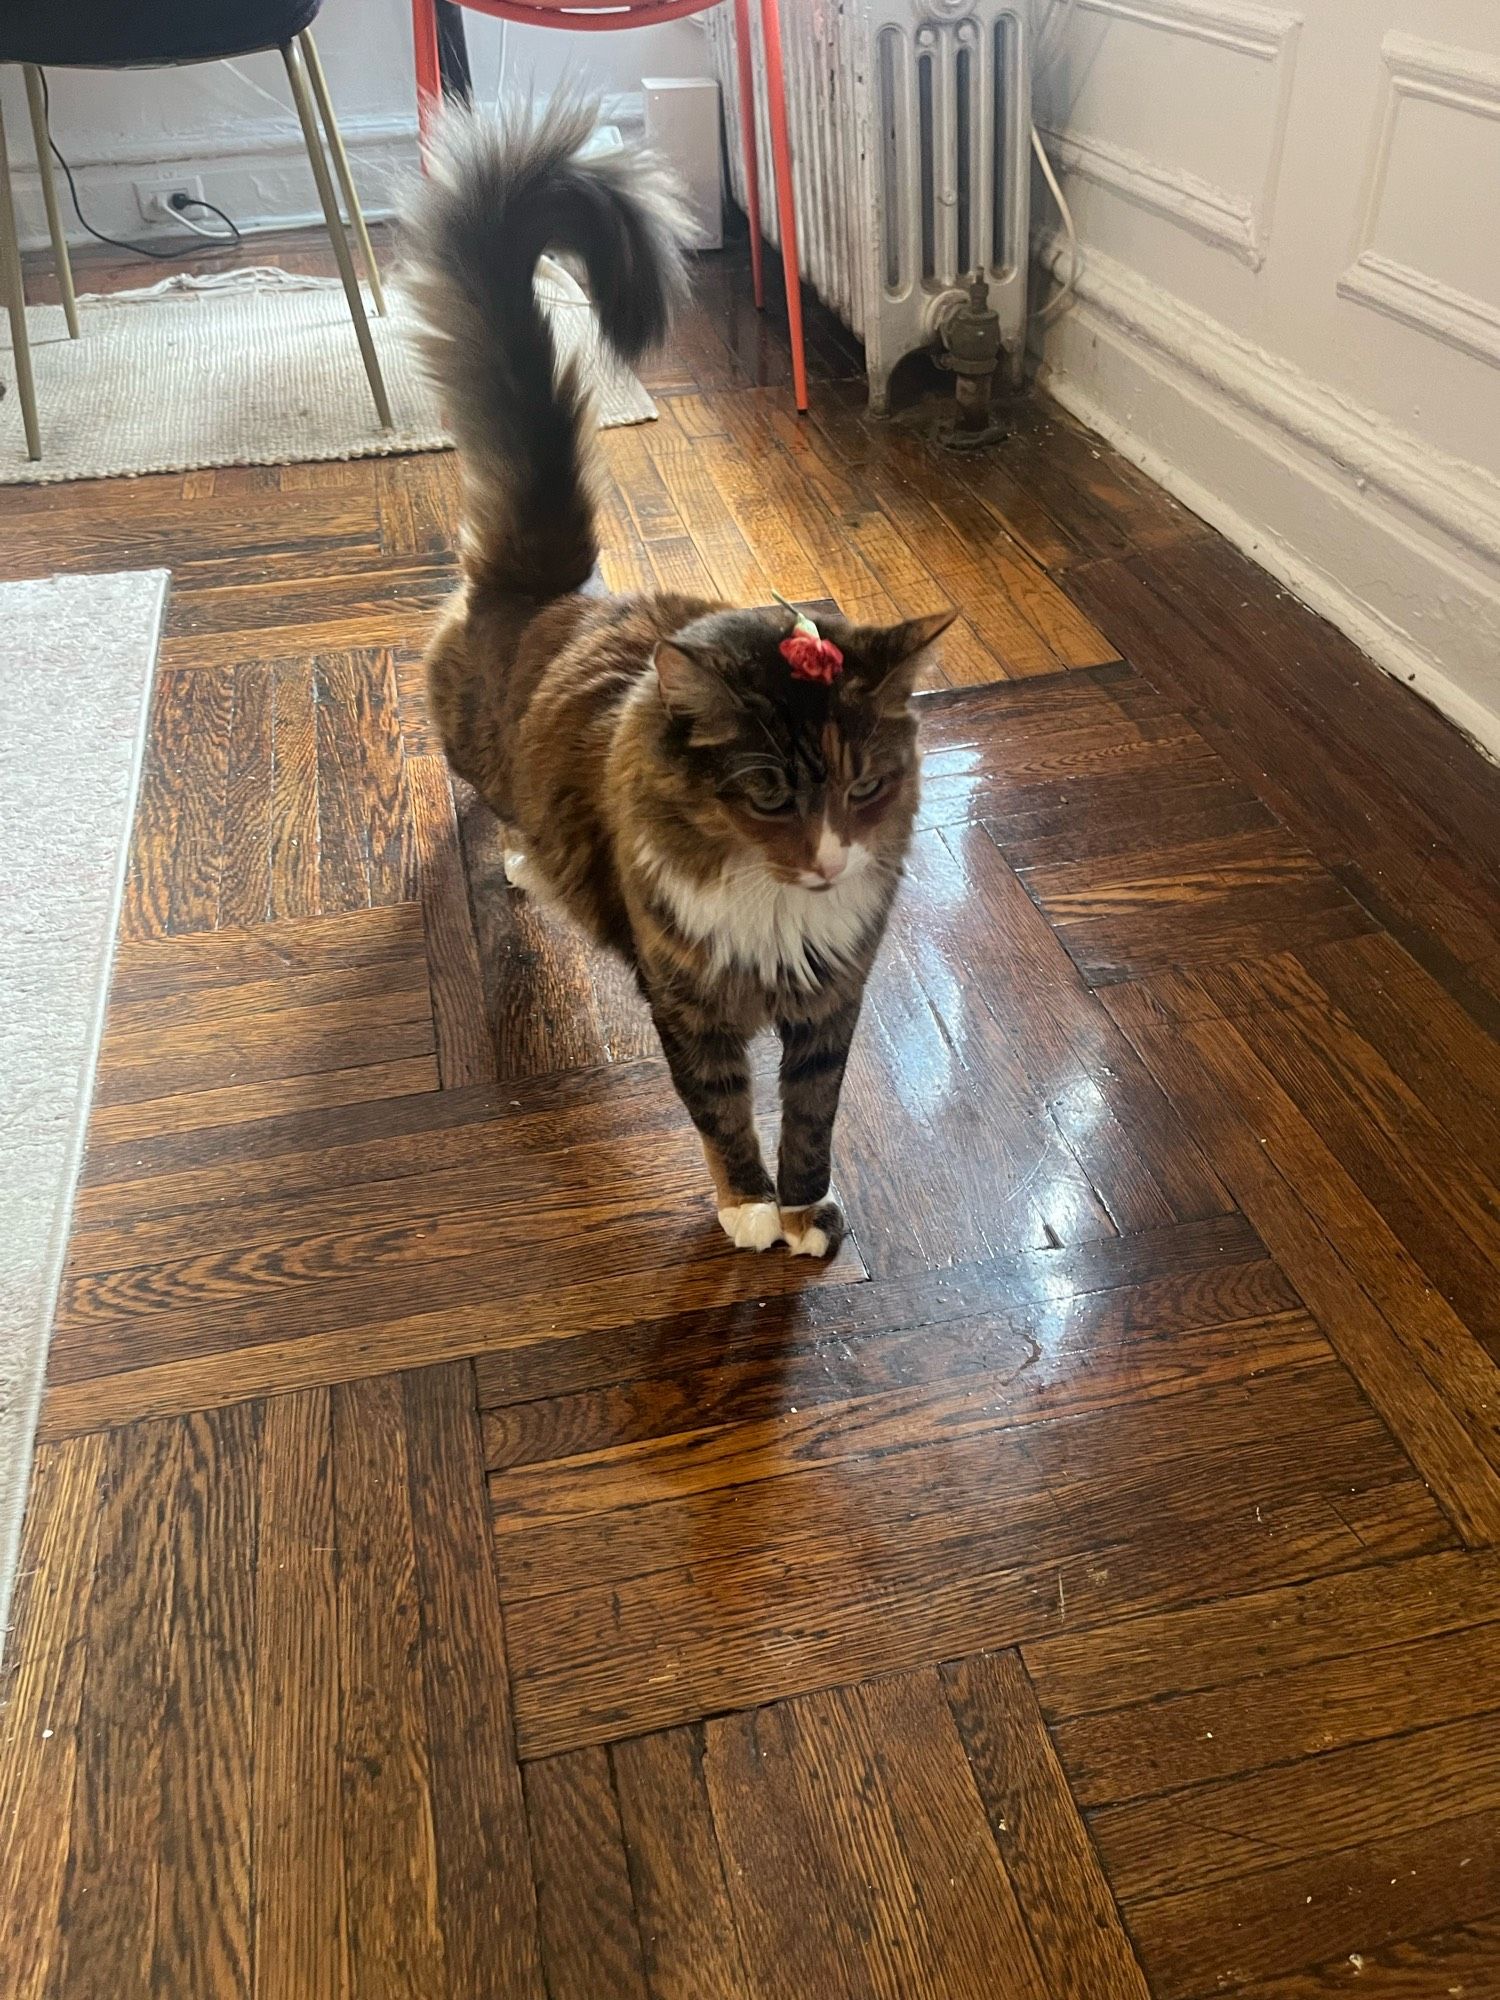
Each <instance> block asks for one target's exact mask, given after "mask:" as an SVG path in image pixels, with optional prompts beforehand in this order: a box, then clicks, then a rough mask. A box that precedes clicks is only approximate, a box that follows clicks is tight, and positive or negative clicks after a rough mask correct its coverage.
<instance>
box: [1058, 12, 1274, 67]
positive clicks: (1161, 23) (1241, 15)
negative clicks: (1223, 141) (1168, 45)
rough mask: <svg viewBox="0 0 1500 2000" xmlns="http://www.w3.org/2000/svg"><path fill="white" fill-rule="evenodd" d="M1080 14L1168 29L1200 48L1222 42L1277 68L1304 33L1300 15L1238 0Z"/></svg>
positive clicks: (1223, 46)
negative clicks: (1297, 33) (1296, 35)
mask: <svg viewBox="0 0 1500 2000" xmlns="http://www.w3.org/2000/svg"><path fill="white" fill-rule="evenodd" d="M1077 5H1078V9H1079V12H1080V13H1082V12H1088V13H1090V14H1109V15H1112V16H1113V17H1114V18H1115V19H1116V20H1120V21H1137V22H1139V23H1140V25H1141V26H1142V27H1146V28H1163V29H1165V30H1167V32H1169V33H1175V34H1180V35H1188V36H1190V37H1191V38H1192V40H1194V41H1198V42H1217V43H1218V44H1219V45H1220V46H1221V47H1222V48H1226V49H1236V50H1238V51H1239V53H1240V54H1241V55H1247V56H1259V57H1260V58H1261V59H1262V60H1263V61H1267V62H1274V61H1275V60H1276V58H1277V57H1278V56H1279V55H1280V53H1281V51H1282V48H1283V46H1284V45H1285V43H1286V41H1287V38H1288V36H1289V35H1291V33H1292V32H1293V30H1295V29H1297V28H1300V27H1301V25H1302V17H1301V15H1300V14H1291V13H1286V12H1284V11H1283V10H1282V9H1280V8H1278V7H1255V6H1243V5H1240V4H1238V0H1077Z"/></svg>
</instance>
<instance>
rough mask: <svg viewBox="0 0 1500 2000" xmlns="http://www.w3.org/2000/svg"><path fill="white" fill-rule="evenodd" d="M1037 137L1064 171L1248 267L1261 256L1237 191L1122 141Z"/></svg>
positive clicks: (1046, 132) (1249, 211) (1052, 134)
mask: <svg viewBox="0 0 1500 2000" xmlns="http://www.w3.org/2000/svg"><path fill="white" fill-rule="evenodd" d="M1042 137H1043V138H1044V139H1045V140H1046V142H1047V144H1048V146H1049V147H1050V148H1051V151H1052V155H1053V158H1054V159H1055V160H1056V161H1057V162H1058V164H1059V165H1060V166H1062V167H1063V168H1064V169H1065V170H1066V171H1067V172H1068V173H1073V174H1082V176H1083V178H1084V179H1085V180H1088V181H1093V182H1094V183H1095V185H1096V186H1098V187H1104V188H1108V189H1109V190H1110V192H1111V193H1113V194H1118V195H1123V196H1124V198H1125V199H1126V200H1127V201H1133V202H1135V203H1136V204H1137V205H1138V206H1139V207H1141V208H1149V209H1152V210H1153V211H1154V212H1155V213H1156V214H1157V215H1163V216H1165V217H1166V219H1167V221H1168V222H1175V223H1178V224H1179V225H1180V226H1181V227H1182V228H1184V229H1190V230H1191V231H1192V232H1193V234H1194V235H1195V236H1201V237H1202V238H1203V239H1204V240H1205V242H1208V243H1217V244H1219V245H1221V246H1222V247H1223V248H1224V249H1226V250H1232V251H1233V252H1234V254H1235V256H1236V257H1239V258H1242V259H1243V261H1244V262H1245V263H1247V264H1248V265H1249V266H1250V267H1251V269H1252V270H1258V269H1259V268H1260V266H1261V264H1263V263H1264V261H1265V251H1264V249H1263V247H1262V246H1261V243H1260V241H1259V240H1258V237H1257V235H1256V227H1255V210H1254V208H1253V206H1252V204H1251V203H1250V202H1249V201H1247V200H1246V199H1245V198H1244V197H1243V196H1242V195H1237V194H1232V193H1231V192H1230V190H1229V189H1228V188H1221V187H1215V186H1214V184H1213V182H1212V181H1204V180H1200V179H1199V178H1198V176H1197V175H1196V174H1190V173H1188V172H1187V171H1186V169H1184V168H1182V167H1172V166H1168V165H1167V164H1166V163H1165V162H1164V161H1160V160H1148V159H1147V158H1146V156H1145V154H1144V153H1136V152H1133V151H1131V149H1130V148H1129V147H1126V146H1115V145H1112V144H1111V143H1110V142H1109V141H1108V140H1106V139H1096V138H1094V137H1092V136H1091V135H1085V134H1083V133H1076V132H1059V131H1054V130H1052V129H1051V128H1050V127H1048V128H1044V129H1043V132H1042Z"/></svg>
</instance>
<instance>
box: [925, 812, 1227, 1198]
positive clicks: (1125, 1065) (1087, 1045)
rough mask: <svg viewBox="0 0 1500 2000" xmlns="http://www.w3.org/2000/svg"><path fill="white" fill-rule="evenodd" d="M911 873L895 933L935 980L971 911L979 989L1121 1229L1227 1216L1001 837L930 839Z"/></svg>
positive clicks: (963, 834) (975, 833) (964, 834)
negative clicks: (999, 845) (957, 924)
mask: <svg viewBox="0 0 1500 2000" xmlns="http://www.w3.org/2000/svg"><path fill="white" fill-rule="evenodd" d="M908 876H909V883H910V886H909V888H908V890H907V893H906V895H905V897H904V899H903V902H902V903H901V905H899V906H898V911H897V917H896V931H897V935H898V936H899V937H901V938H902V939H903V940H904V941H906V942H908V944H909V946H910V948H911V949H912V950H913V951H914V952H915V953H916V954H918V956H919V962H920V963H922V964H924V965H926V966H928V967H930V968H931V972H930V973H929V977H930V978H935V977H937V976H938V974H937V968H938V965H939V963H940V961H941V960H942V958H943V957H944V956H945V955H946V954H947V953H949V952H950V951H951V944H950V939H951V935H952V928H953V924H954V921H955V915H956V912H957V911H958V910H959V909H960V908H962V909H963V910H965V911H966V912H968V913H969V916H970V923H971V929H970V933H969V938H968V942H967V944H966V957H967V961H968V968H967V969H968V970H969V972H970V974H971V975H972V983H973V985H974V987H975V988H976V989H977V990H978V992H979V994H980V995H981V996H982V998H983V1002H984V1005H985V1006H986V1008H987V1010H988V1011H989V1013H990V1014H991V1016H992V1017H993V1018H994V1020H995V1021H996V1023H997V1025H1002V1024H1003V1031H1004V1032H1006V1033H1007V1035H1008V1038H1009V1039H1010V1040H1011V1043H1012V1046H1013V1047H1014V1049H1015V1051H1016V1054H1017V1057H1018V1059H1019V1060H1020V1061H1021V1063H1022V1064H1023V1065H1024V1067H1025V1069H1026V1072H1027V1074H1028V1075H1029V1077H1030V1078H1031V1081H1032V1084H1033V1086H1034V1087H1035V1089H1036V1090H1037V1092H1038V1093H1039V1095H1040V1097H1041V1099H1042V1101H1043V1103H1044V1104H1045V1105H1046V1107H1047V1110H1048V1113H1049V1114H1050V1117H1051V1119H1052V1122H1053V1123H1054V1124H1055V1126H1056V1127H1057V1129H1058V1131H1059V1133H1060V1135H1061V1137H1062V1140H1063V1142H1064V1144H1066V1145H1067V1146H1068V1148H1069V1150H1070V1151H1071V1152H1072V1153H1073V1155H1074V1157H1075V1158H1076V1159H1077V1160H1078V1162H1079V1165H1080V1167H1081V1168H1082V1169H1083V1171H1084V1172H1085V1173H1086V1174H1087V1176H1088V1178H1089V1181H1090V1183H1091V1184H1092V1186H1093V1187H1094V1189H1095V1191H1096V1192H1097V1194H1098V1196H1099V1199H1100V1201H1101V1203H1102V1204H1103V1206H1104V1208H1105V1210H1106V1211H1107V1213H1108V1214H1109V1215H1110V1217H1111V1218H1112V1220H1113V1222H1114V1224H1115V1226H1116V1227H1117V1228H1119V1229H1121V1230H1125V1231H1131V1232H1133V1231H1137V1230H1140V1229H1145V1228H1151V1227H1153V1226H1157V1225H1160V1224H1162V1223H1165V1222H1170V1221H1173V1220H1178V1221H1187V1220H1191V1219H1193V1218H1194V1217H1197V1216H1206V1215H1213V1214H1222V1213H1224V1212H1225V1211H1226V1210H1228V1209H1229V1208H1230V1207H1231V1206H1232V1203H1231V1201H1230V1198H1229V1196H1228V1194H1227V1193H1226V1192H1225V1190H1224V1189H1223V1187H1222V1186H1221V1185H1220V1183H1219V1181H1218V1180H1217V1178H1216V1177H1215V1175H1214V1174H1213V1173H1212V1172H1211V1171H1210V1169H1209V1168H1208V1166H1207V1164H1206V1163H1205V1162H1204V1160H1203V1158H1202V1155H1201V1154H1200V1152H1199V1151H1198V1149H1197V1147H1196V1146H1195V1145H1194V1143H1193V1141H1192V1140H1191V1138H1190V1137H1189V1136H1188V1134H1187V1132H1186V1131H1185V1130H1184V1128H1183V1126H1182V1124H1181V1122H1180V1121H1179V1120H1178V1118H1177V1117H1176V1115H1175V1114H1174V1113H1173V1111H1172V1110H1171V1109H1170V1107H1169V1106H1168V1104H1167V1102H1166V1100H1165V1098H1164V1097H1163V1096H1162V1094H1161V1092H1160V1090H1159V1089H1158V1087H1157V1086H1156V1084H1155V1083H1154V1081H1153V1080H1152V1078H1151V1077H1150V1075H1149V1074H1148V1073H1147V1071H1146V1068H1145V1066H1144V1064H1143V1063H1142V1062H1141V1061H1140V1058H1139V1057H1138V1056H1137V1055H1136V1054H1135V1051H1134V1050H1133V1049H1132V1048H1131V1047H1130V1044H1129V1042H1128V1041H1127V1040H1126V1038H1125V1036H1124V1035H1123V1034H1121V1033H1120V1032H1119V1030H1118V1029H1117V1028H1116V1027H1115V1024H1114V1023H1113V1021H1112V1020H1111V1019H1110V1017H1109V1014H1108V1012H1107V1011H1106V1009H1105V1008H1104V1007H1103V1006H1102V1005H1101V1003H1100V1002H1099V1000H1098V999H1097V998H1096V997H1095V996H1094V995H1093V994H1091V993H1090V992H1089V991H1088V989H1087V988H1086V987H1085V985H1084V983H1083V981H1082V979H1081V978H1080V977H1079V974H1078V972H1077V969H1076V968H1075V967H1074V965H1073V964H1072V963H1071V962H1070V960H1069V959H1068V957H1067V955H1066V953H1065V952H1064V951H1063V950H1062V948H1061V947H1060V945H1059V943H1058V941H1057V939H1056V938H1055V936H1054V935H1053V933H1052V932H1051V931H1050V930H1049V928H1048V926H1047V924H1046V922H1045V920H1044V919H1043V917H1042V916H1041V914H1040V912H1039V911H1038V910H1037V908H1036V906H1035V904H1034V903H1033V902H1032V901H1031V899H1030V897H1029V896H1028V895H1027V894H1026V892H1025V890H1024V889H1023V888H1022V886H1021V883H1020V882H1019V881H1018V880H1017V878H1016V876H1015V875H1014V874H1013V873H1012V872H1011V870H1010V869H1009V868H1008V867H1007V866H1006V864H1005V862H1004V860H1003V859H1002V858H1001V855H1000V853H998V852H997V851H996V846H995V842H994V841H993V840H992V839H990V838H988V837H986V835H985V834H984V833H983V832H981V831H980V830H978V829H976V828H952V829H950V830H949V831H948V832H946V833H944V834H924V835H922V836H919V838H918V840H917V842H916V844H915V847H914V850H913V855H912V859H911V862H910V864H909V870H908Z"/></svg>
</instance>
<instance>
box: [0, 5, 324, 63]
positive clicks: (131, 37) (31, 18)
mask: <svg viewBox="0 0 1500 2000" xmlns="http://www.w3.org/2000/svg"><path fill="white" fill-rule="evenodd" d="M321 5H322V0H0V62H21V63H41V64H42V65H43V66H44V67H47V68H55V69H68V68H73V69H134V68H137V67H139V68H163V67H166V66H169V65H171V64H174V63H193V62H217V61H219V60H220V59H221V58H222V57H224V56H244V55H250V54H253V53H254V52H255V51H256V50H257V49H277V48H282V47H284V46H285V45H286V43H288V42H289V41H291V39H292V37H293V36H294V35H300V34H301V33H302V31H303V29H304V28H309V27H311V26H312V23H313V21H314V20H315V19H316V17H317V13H318V9H319V7H320V6H321Z"/></svg>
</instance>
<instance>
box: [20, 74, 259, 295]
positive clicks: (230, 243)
mask: <svg viewBox="0 0 1500 2000" xmlns="http://www.w3.org/2000/svg"><path fill="white" fill-rule="evenodd" d="M41 78H42V115H43V116H44V118H45V119H46V121H47V144H48V145H49V146H50V147H51V149H52V157H53V159H55V160H56V162H57V164H58V165H59V166H60V167H61V168H62V170H63V177H64V179H65V180H66V181H67V183H68V193H69V195H70V196H71V197H72V201H73V213H74V214H75V215H76V216H77V217H78V220H79V222H80V223H81V224H82V226H83V227H84V228H85V229H86V230H87V231H88V233H89V235H90V236H92V237H93V238H94V239H95V241H96V242H99V243H107V244H108V245H109V247H110V249H111V250H129V251H131V252H132V253H133V254H134V255H135V256H137V257H154V258H155V259H156V260H157V262H158V263H162V264H174V263H176V262H177V260H178V259H179V258H180V257H181V256H182V254H183V252H184V250H188V251H191V249H192V247H193V246H192V244H191V243H179V244H176V245H174V246H173V248H172V249H170V250H153V249H152V247H151V245H150V244H149V243H124V242H122V241H121V240H120V238H119V237H118V236H106V235H105V233H104V231H103V230H102V229H96V228H95V227H94V225H93V223H92V222H90V221H89V219H88V217H87V216H86V215H85V214H84V212H83V203H82V202H81V201H80V200H79V199H78V184H77V182H76V181H75V180H74V179H73V169H72V168H71V167H70V166H69V164H68V162H67V161H66V160H65V159H64V158H63V155H62V150H61V148H60V147H59V146H58V143H57V141H56V140H55V139H54V138H53V136H52V93H51V91H50V90H49V89H48V87H47V72H46V71H45V70H43V71H42V72H41ZM176 206H178V207H179V208H206V209H208V210H210V211H211V212H212V213H213V214H214V215H217V216H218V218H219V220H220V221H221V222H226V223H228V224H229V227H230V229H231V230H232V231H233V232H234V233H233V235H231V236H198V241H199V242H200V243H207V244H210V245H213V244H223V245H225V246H226V247H228V248H229V249H235V248H237V247H238V245H239V243H240V241H241V236H240V230H239V225H238V224H237V223H235V222H233V221H231V219H230V218H229V217H228V216H227V215H226V214H225V213H224V211H223V209H222V208H215V207H214V205H213V203H212V202H211V201H199V200H196V199H195V198H194V197H193V196H192V195H183V196H180V197H179V199H178V202H177V204H176ZM188 233H189V235H196V234H197V232H196V231H194V230H189V232H188Z"/></svg>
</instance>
